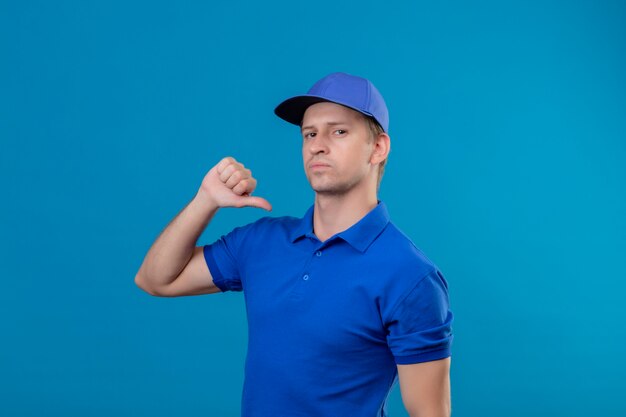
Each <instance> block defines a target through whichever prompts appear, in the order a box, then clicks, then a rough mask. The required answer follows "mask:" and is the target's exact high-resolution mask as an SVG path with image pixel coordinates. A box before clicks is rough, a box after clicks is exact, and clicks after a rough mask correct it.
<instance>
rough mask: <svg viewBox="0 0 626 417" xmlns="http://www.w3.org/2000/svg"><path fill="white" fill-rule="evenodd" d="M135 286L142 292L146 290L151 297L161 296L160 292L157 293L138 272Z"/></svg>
mask: <svg viewBox="0 0 626 417" xmlns="http://www.w3.org/2000/svg"><path fill="white" fill-rule="evenodd" d="M135 285H136V286H138V287H139V288H141V289H142V290H144V291H145V292H147V293H148V294H150V295H153V296H155V297H159V296H160V294H159V292H158V291H156V290H155V289H154V288H152V287H150V285H148V283H147V282H146V280H145V278H144V277H143V275H142V274H141V273H140V272H138V273H137V275H135Z"/></svg>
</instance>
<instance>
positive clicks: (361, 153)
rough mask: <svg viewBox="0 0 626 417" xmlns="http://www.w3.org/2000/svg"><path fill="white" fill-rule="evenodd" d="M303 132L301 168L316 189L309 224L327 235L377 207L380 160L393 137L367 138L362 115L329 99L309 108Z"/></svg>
mask: <svg viewBox="0 0 626 417" xmlns="http://www.w3.org/2000/svg"><path fill="white" fill-rule="evenodd" d="M301 134H302V160H303V163H304V171H305V174H306V177H307V179H308V180H309V183H310V184H311V187H312V188H313V190H314V191H315V208H314V214H313V229H314V233H315V235H316V236H317V237H318V238H319V239H320V241H325V240H326V239H328V238H329V237H331V236H333V235H334V234H336V233H339V232H341V231H343V230H346V229H348V228H349V227H350V226H352V225H353V224H355V223H356V222H358V221H359V220H360V219H361V218H363V216H365V215H366V214H367V213H368V212H369V211H371V210H372V209H373V208H374V207H376V204H377V196H376V182H377V175H378V164H379V163H380V162H382V161H384V160H385V158H386V157H387V155H388V154H389V151H390V149H391V141H390V138H389V135H387V134H386V133H381V134H380V135H378V137H377V138H376V140H375V141H373V142H372V141H370V140H368V137H369V135H370V132H369V129H368V127H367V123H366V121H365V119H364V118H363V116H361V115H360V114H359V113H358V112H356V111H354V110H352V109H349V108H347V107H344V106H341V105H339V104H335V103H328V102H322V103H316V104H313V105H312V106H310V107H309V108H307V110H306V112H305V113H304V117H303V119H302V129H301ZM317 163H321V164H324V165H325V166H322V167H319V166H317V167H316V166H315V164H317Z"/></svg>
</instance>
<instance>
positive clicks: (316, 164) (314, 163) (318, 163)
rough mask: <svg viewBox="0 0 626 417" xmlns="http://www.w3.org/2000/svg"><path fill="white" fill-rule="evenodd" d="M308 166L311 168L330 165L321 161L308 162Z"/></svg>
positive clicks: (328, 166)
mask: <svg viewBox="0 0 626 417" xmlns="http://www.w3.org/2000/svg"><path fill="white" fill-rule="evenodd" d="M309 168H311V169H319V168H330V165H328V164H325V163H323V162H311V163H310V164H309Z"/></svg>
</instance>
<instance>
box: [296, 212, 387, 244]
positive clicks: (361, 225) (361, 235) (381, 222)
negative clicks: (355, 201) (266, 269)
mask: <svg viewBox="0 0 626 417" xmlns="http://www.w3.org/2000/svg"><path fill="white" fill-rule="evenodd" d="M377 201H378V205H377V206H376V207H374V208H373V209H372V210H370V211H369V213H367V214H366V215H365V216H363V218H361V220H359V221H358V222H356V223H355V224H353V225H352V226H350V227H349V228H348V229H346V230H344V231H343V232H340V233H337V234H336V235H334V236H337V237H340V238H342V239H343V240H345V241H346V242H348V243H349V244H350V245H351V246H352V247H354V248H355V249H356V250H358V251H360V252H365V251H366V250H367V248H368V247H369V246H370V245H371V244H372V242H373V241H374V240H375V239H376V238H377V237H378V235H379V234H380V232H382V231H383V229H384V228H385V226H387V223H389V212H388V211H387V206H386V205H385V203H384V202H382V201H380V200H377ZM314 209H315V204H313V205H312V206H311V207H309V209H308V210H307V212H306V213H305V214H304V217H302V219H300V221H299V223H298V224H297V226H296V228H295V229H294V230H293V232H292V233H291V242H292V243H293V242H295V241H296V240H298V239H299V238H301V237H310V238H315V239H317V236H315V234H314V233H313V212H314ZM334 236H333V237H334ZM329 240H330V239H329Z"/></svg>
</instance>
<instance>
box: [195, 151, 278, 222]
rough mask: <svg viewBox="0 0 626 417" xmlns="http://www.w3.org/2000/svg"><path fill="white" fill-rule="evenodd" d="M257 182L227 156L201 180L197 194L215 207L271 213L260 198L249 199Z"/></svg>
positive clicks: (249, 172)
mask: <svg viewBox="0 0 626 417" xmlns="http://www.w3.org/2000/svg"><path fill="white" fill-rule="evenodd" d="M256 183H257V181H256V180H255V179H254V178H253V177H252V172H251V171H250V170H249V169H247V168H246V167H244V166H243V164H241V163H239V162H237V161H236V160H235V158H233V157H231V156H227V157H226V158H224V159H222V160H221V161H220V162H218V164H217V165H215V166H214V167H213V168H211V170H210V171H209V172H208V174H206V176H205V177H204V179H203V180H202V185H201V186H200V190H198V194H202V195H204V196H205V197H206V198H208V200H209V201H210V202H211V203H213V204H214V205H215V206H216V207H218V208H219V207H258V208H263V209H265V210H268V211H271V210H272V205H271V204H270V203H269V202H268V201H267V200H265V199H264V198H261V197H251V196H250V194H252V191H254V189H255V188H256Z"/></svg>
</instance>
